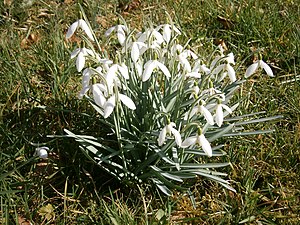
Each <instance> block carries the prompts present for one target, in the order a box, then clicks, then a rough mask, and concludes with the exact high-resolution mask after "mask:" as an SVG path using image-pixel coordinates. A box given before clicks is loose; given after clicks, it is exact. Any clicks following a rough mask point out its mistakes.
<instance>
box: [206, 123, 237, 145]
mask: <svg viewBox="0 0 300 225" xmlns="http://www.w3.org/2000/svg"><path fill="white" fill-rule="evenodd" d="M233 127H234V124H229V125H228V126H226V127H224V128H221V129H220V131H219V132H217V133H216V134H214V135H212V136H207V140H208V141H209V142H210V143H211V142H213V141H214V140H217V139H218V138H220V137H223V136H224V134H226V133H228V132H229V131H230V130H232V128H233Z"/></svg>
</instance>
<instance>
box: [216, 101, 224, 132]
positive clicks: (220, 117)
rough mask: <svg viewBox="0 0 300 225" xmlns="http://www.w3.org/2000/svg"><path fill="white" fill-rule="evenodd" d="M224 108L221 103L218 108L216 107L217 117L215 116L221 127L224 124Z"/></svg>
mask: <svg viewBox="0 0 300 225" xmlns="http://www.w3.org/2000/svg"><path fill="white" fill-rule="evenodd" d="M223 119H224V118H223V110H222V106H221V104H218V105H217V109H216V117H215V120H216V123H217V125H218V126H219V127H221V126H222V124H223Z"/></svg>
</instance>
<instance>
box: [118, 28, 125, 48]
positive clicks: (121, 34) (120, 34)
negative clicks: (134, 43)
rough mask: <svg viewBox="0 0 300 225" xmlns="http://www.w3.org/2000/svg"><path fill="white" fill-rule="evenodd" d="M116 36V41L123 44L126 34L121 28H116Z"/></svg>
mask: <svg viewBox="0 0 300 225" xmlns="http://www.w3.org/2000/svg"><path fill="white" fill-rule="evenodd" d="M117 37H118V41H119V43H120V44H121V45H123V44H124V42H125V40H126V34H125V32H124V30H123V29H118V30H117Z"/></svg>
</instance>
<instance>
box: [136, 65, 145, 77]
mask: <svg viewBox="0 0 300 225" xmlns="http://www.w3.org/2000/svg"><path fill="white" fill-rule="evenodd" d="M135 68H136V71H137V74H138V75H139V77H141V76H142V74H143V65H142V64H141V63H137V64H135Z"/></svg>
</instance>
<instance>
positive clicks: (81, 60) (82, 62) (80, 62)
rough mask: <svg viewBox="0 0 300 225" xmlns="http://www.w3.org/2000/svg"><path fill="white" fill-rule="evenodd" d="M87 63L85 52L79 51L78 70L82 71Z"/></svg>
mask: <svg viewBox="0 0 300 225" xmlns="http://www.w3.org/2000/svg"><path fill="white" fill-rule="evenodd" d="M84 65H85V57H84V54H83V53H82V52H79V53H78V56H77V59H76V68H77V71H78V72H80V71H81V70H82V69H83V68H84Z"/></svg>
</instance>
